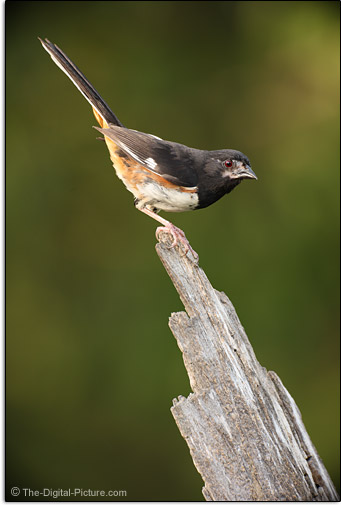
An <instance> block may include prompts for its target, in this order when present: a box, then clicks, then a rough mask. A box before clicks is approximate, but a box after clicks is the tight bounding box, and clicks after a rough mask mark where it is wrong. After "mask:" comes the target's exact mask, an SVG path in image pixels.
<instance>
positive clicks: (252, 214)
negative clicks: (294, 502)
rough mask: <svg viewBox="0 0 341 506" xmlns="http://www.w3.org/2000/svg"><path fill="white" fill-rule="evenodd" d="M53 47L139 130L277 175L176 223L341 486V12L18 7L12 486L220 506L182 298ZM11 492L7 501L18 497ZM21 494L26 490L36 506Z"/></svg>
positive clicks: (262, 5) (224, 5) (10, 59)
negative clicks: (179, 414) (200, 419)
mask: <svg viewBox="0 0 341 506" xmlns="http://www.w3.org/2000/svg"><path fill="white" fill-rule="evenodd" d="M37 36H40V37H48V38H49V39H50V40H51V41H53V42H55V43H57V44H58V45H59V46H60V47H61V48H62V49H63V50H64V51H65V52H66V53H67V54H68V56H69V57H70V58H71V59H73V60H74V62H75V63H76V64H77V65H78V66H79V67H80V68H81V69H82V71H83V72H84V73H85V74H86V76H87V77H88V78H89V79H90V81H91V82H92V83H93V85H94V86H95V87H96V88H97V89H98V90H99V92H100V93H101V94H102V96H103V97H104V99H105V100H106V101H107V102H108V103H109V105H110V106H111V107H112V109H113V110H114V112H115V113H116V114H117V115H118V117H119V118H120V120H121V121H122V122H123V123H124V125H126V126H128V127H131V128H134V129H137V130H142V131H145V132H149V133H154V134H156V135H158V136H160V137H163V138H165V139H168V140H173V141H177V142H181V143H183V144H187V145H189V146H192V147H197V148H202V149H219V148H234V149H239V150H241V151H243V152H244V153H246V154H247V155H248V157H249V158H250V160H251V163H252V166H253V169H254V170H255V172H256V174H257V176H258V178H259V180H258V181H257V182H244V183H242V184H241V185H240V186H239V187H238V188H237V189H236V190H234V192H232V193H231V194H230V195H228V196H227V197H225V198H223V199H222V200H220V201H219V202H218V203H216V204H215V205H213V206H211V207H210V208H207V209H204V210H201V211H196V212H192V213H187V214H186V213H184V214H174V215H170V214H168V215H167V214H164V216H167V217H168V218H170V219H172V221H173V222H174V223H175V224H176V225H178V226H179V227H181V228H183V229H184V230H185V232H186V235H187V237H188V238H189V240H190V241H191V244H192V246H193V248H194V249H195V250H196V251H198V253H199V255H200V265H201V266H202V267H203V268H204V269H205V271H206V273H207V275H208V277H209V279H210V280H211V282H212V284H213V286H214V287H215V288H217V289H219V290H223V291H225V292H226V293H227V295H228V296H229V297H230V299H231V300H232V302H233V304H234V305H235V307H236V310H237V312H238V315H239V317H240V319H241V321H242V323H243V325H244V327H245V329H246V331H247V333H248V335H249V338H250V341H251V343H252V345H253V347H254V350H255V353H256V355H257V358H258V360H259V361H260V363H261V364H262V365H263V366H265V367H266V368H267V369H270V370H274V371H276V372H277V374H278V375H279V376H280V378H281V379H282V381H283V383H284V384H285V386H286V387H287V388H288V390H289V392H290V393H291V394H292V396H293V397H294V399H295V401H296V402H297V404H298V406H299V408H300V410H301V412H302V416H303V421H304V423H305V425H306V428H307V430H308V432H309V434H310V436H311V438H312V441H313V443H314V444H315V446H316V447H317V450H318V452H319V454H320V455H321V457H322V459H323V461H324V463H325V465H326V467H327V469H328V471H329V473H330V475H331V477H332V479H333V481H334V483H335V484H336V486H339V358H338V357H339V350H338V331H339V290H338V280H339V262H338V259H339V218H338V207H339V190H338V188H339V169H338V167H339V151H338V144H339V3H338V2H15V1H13V2H12V1H11V2H7V3H6V92H7V93H6V95H7V97H6V107H7V114H6V129H7V136H6V145H7V177H6V210H7V213H6V225H7V227H6V239H7V241H6V269H7V283H6V296H7V308H6V310H7V350H6V351H7V367H6V372H7V410H6V416H7V425H6V428H7V486H8V487H12V486H18V487H29V488H31V489H34V488H36V489H43V488H63V489H65V488H69V487H71V488H73V487H78V488H83V489H88V488H92V489H104V490H109V489H111V490H126V491H127V498H126V499H127V500H130V501H132V500H161V501H165V500H168V501H170V500H202V499H203V498H202V495H201V487H202V480H201V478H200V476H199V474H198V473H197V471H196V470H195V468H194V466H193V464H192V460H191V457H190V455H189V452H188V449H187V445H186V443H185V441H184V440H183V439H182V438H181V436H180V433H179V432H178V429H177V427H176V425H175V422H174V420H173V418H172V415H171V413H170V411H169V409H170V406H171V404H172V399H173V398H174V397H176V396H178V395H180V394H182V395H188V394H189V392H190V387H189V382H188V378H187V375H186V371H185V369H184V366H183V362H182V357H181V353H180V351H179V349H178V347H177V344H176V341H175V339H174V338H173V336H172V334H171V332H170V330H169V329H168V326H167V323H168V317H169V315H170V313H171V312H172V311H179V310H182V304H181V302H180V300H179V298H178V296H177V294H176V292H175V289H174V287H173V286H172V284H171V282H170V281H169V279H168V277H167V275H166V273H165V271H164V269H163V267H162V265H161V263H160V261H159V259H158V257H157V255H156V253H155V251H154V244H155V237H154V231H155V228H156V226H157V225H156V223H155V222H154V221H153V220H151V219H149V218H148V217H146V216H145V215H143V214H142V213H139V212H138V211H136V210H135V208H134V206H133V197H132V195H131V194H130V193H129V192H127V191H126V189H125V188H124V186H123V185H122V183H121V182H120V181H119V180H118V179H117V177H116V176H115V174H114V171H113V169H112V166H111V162H110V160H109V156H108V153H107V150H106V147H105V145H104V143H101V142H97V141H96V140H95V138H96V136H97V132H96V131H94V130H93V129H92V128H91V126H92V125H95V124H96V122H95V119H94V118H93V116H92V112H91V109H90V107H89V106H88V104H87V102H86V101H85V100H84V98H83V97H82V96H81V95H80V93H79V92H78V91H77V89H76V88H75V87H74V86H73V84H72V83H71V81H69V80H68V79H67V78H66V76H65V75H64V74H63V73H62V72H61V71H60V70H59V69H58V68H57V67H56V66H55V64H54V63H53V62H52V61H51V59H50V58H49V56H48V54H47V53H46V52H45V51H44V50H43V49H42V47H41V45H40V43H39V41H38V40H37ZM8 499H10V495H8ZM18 499H19V500H23V499H24V497H23V495H21V496H19V497H18Z"/></svg>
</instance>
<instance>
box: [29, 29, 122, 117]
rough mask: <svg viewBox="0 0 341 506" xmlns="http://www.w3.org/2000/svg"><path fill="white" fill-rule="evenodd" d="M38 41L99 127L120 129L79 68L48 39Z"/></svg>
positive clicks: (113, 115) (110, 111) (111, 113)
mask: <svg viewBox="0 0 341 506" xmlns="http://www.w3.org/2000/svg"><path fill="white" fill-rule="evenodd" d="M38 39H39V40H40V42H41V43H42V45H43V48H44V49H46V51H47V52H48V53H49V55H50V56H51V58H52V60H53V61H54V62H55V64H56V65H58V67H59V68H60V69H61V70H62V71H63V72H65V74H66V75H67V76H68V77H69V78H70V79H71V81H72V82H73V84H74V85H75V86H76V87H77V88H78V89H79V91H80V92H81V93H82V95H83V96H84V97H85V98H86V99H87V101H88V102H89V103H90V105H91V107H92V109H93V111H94V114H95V117H96V119H97V121H98V122H99V124H100V125H101V127H106V126H108V124H109V123H112V124H114V125H117V126H121V127H122V126H123V125H122V123H121V122H120V121H119V119H118V118H117V117H116V116H115V114H114V113H113V112H112V110H111V109H110V107H109V106H108V105H107V104H106V103H105V102H104V100H103V98H102V97H101V96H100V94H99V93H98V92H97V91H96V90H95V88H94V87H93V86H92V84H91V83H90V82H89V81H88V80H87V78H86V77H85V76H84V74H83V73H82V72H81V71H80V70H79V68H78V67H76V65H75V64H74V63H72V61H71V60H70V59H69V58H68V57H67V56H66V54H65V53H63V51H62V50H61V49H59V47H58V46H56V45H55V44H52V42H50V41H49V40H48V39H45V40H42V39H41V38H40V37H38Z"/></svg>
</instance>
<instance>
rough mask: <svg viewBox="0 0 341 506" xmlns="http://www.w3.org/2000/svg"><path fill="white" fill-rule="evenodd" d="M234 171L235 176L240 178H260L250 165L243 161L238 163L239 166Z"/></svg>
mask: <svg viewBox="0 0 341 506" xmlns="http://www.w3.org/2000/svg"><path fill="white" fill-rule="evenodd" d="M233 172H234V176H235V177H237V178H238V179H244V178H245V179H247V178H248V179H258V178H257V176H256V174H255V173H254V172H253V170H252V169H251V167H250V165H248V164H246V163H245V164H244V163H243V162H239V163H238V167H237V169H236V170H235V171H233Z"/></svg>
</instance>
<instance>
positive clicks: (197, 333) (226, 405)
mask: <svg viewBox="0 0 341 506" xmlns="http://www.w3.org/2000/svg"><path fill="white" fill-rule="evenodd" d="M170 244H171V240H170V237H169V235H168V234H161V236H160V243H159V244H157V245H156V251H157V254H158V255H159V257H160V259H161V261H162V263H163V265H164V267H165V269H166V271H167V273H168V275H169V277H170V278H171V280H172V282H173V284H174V286H175V288H176V290H177V292H178V294H179V296H180V298H181V301H182V302H183V304H184V307H185V311H186V312H180V313H172V315H171V317H170V320H169V326H170V328H171V330H172V332H173V334H174V336H175V338H176V340H177V343H178V346H179V348H180V350H181V352H182V354H183V360H184V364H185V367H186V370H187V373H188V376H189V380H190V385H191V388H192V391H193V393H191V394H190V395H189V396H188V398H185V397H183V396H180V397H179V398H178V399H174V400H173V407H172V408H171V411H172V414H173V416H174V419H175V421H176V423H177V425H178V428H179V430H180V433H181V435H182V436H183V438H184V439H185V440H186V442H187V445H188V447H189V450H190V453H191V456H192V459H193V462H194V465H195V466H196V468H197V470H198V471H199V473H200V474H201V476H202V479H203V481H204V487H203V495H204V497H205V499H206V500H210V501H211V500H212V501H337V500H338V495H337V493H336V490H335V488H334V485H333V483H332V481H331V479H330V477H329V475H328V472H327V471H326V469H325V467H324V465H323V463H322V461H321V459H320V457H319V455H318V453H317V451H316V449H315V448H314V446H313V444H312V442H311V440H310V438H309V435H308V433H307V431H306V429H305V427H304V424H303V422H302V417H301V414H300V412H299V409H298V408H297V406H296V404H295V401H294V399H293V398H292V397H291V395H290V394H289V392H288V391H287V390H286V388H285V387H284V386H283V384H282V382H281V380H280V379H279V377H278V376H277V375H276V374H275V373H274V372H272V371H267V370H266V369H265V368H264V367H262V366H261V365H260V364H259V362H258V361H257V359H256V356H255V353H254V351H253V349H252V346H251V344H250V342H249V340H248V338H247V335H246V333H245V331H244V328H243V326H242V324H241V323H240V321H239V318H238V316H237V314H236V312H235V310H234V307H233V305H232V304H231V302H230V300H229V299H228V297H227V296H226V295H225V293H223V292H218V291H216V290H215V289H214V288H213V287H212V286H211V284H210V282H209V280H208V279H207V276H206V274H205V272H204V271H203V270H202V269H201V268H200V267H199V265H198V264H196V263H195V262H194V261H193V258H189V255H190V253H188V254H187V256H182V254H181V251H180V250H179V248H178V247H175V248H171V249H169V245H170Z"/></svg>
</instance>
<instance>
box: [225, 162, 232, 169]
mask: <svg viewBox="0 0 341 506" xmlns="http://www.w3.org/2000/svg"><path fill="white" fill-rule="evenodd" d="M224 165H225V167H227V168H228V169H230V168H231V167H232V162H231V160H225V162H224Z"/></svg>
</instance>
